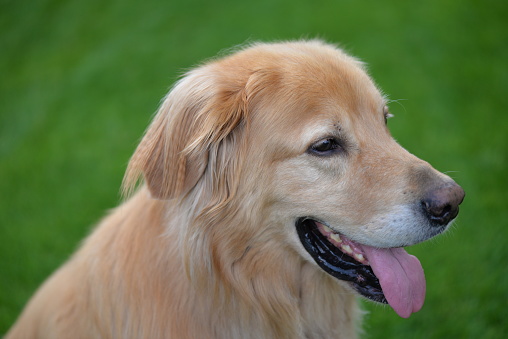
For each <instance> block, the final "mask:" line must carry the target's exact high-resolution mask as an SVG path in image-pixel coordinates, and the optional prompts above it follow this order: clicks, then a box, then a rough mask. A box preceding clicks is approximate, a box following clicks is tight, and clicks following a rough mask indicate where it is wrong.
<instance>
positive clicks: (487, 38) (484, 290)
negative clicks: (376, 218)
mask: <svg viewBox="0 0 508 339" xmlns="http://www.w3.org/2000/svg"><path fill="white" fill-rule="evenodd" d="M507 15H508V5H507V3H506V2H504V1H492V0H487V1H483V2H479V1H467V2H464V1H458V0H450V1H440V0H431V1H426V2H415V1H405V2H398V1H383V2H380V1H361V2H360V1H350V0H349V1H348V0H344V1H328V2H327V1H321V0H318V1H300V0H293V1H287V0H280V1H271V0H260V1H256V2H249V3H247V2H245V3H244V2H239V1H229V0H227V1H226V0H224V1H220V2H209V1H201V0H189V1H185V2H183V1H182V2H177V1H168V2H157V1H148V0H147V1H144V2H142V4H141V3H139V4H137V3H134V2H126V1H123V2H122V1H107V2H106V1H99V0H87V1H49V0H34V1H30V2H27V1H12V0H3V1H1V2H0V51H1V53H0V74H1V77H0V178H1V180H0V333H4V332H5V331H6V330H7V329H8V328H9V326H10V325H11V324H12V323H13V322H14V320H15V318H16V317H17V315H18V314H19V312H20V310H21V309H22V307H23V305H24V303H25V302H26V301H27V299H28V298H29V297H30V295H31V294H32V293H33V292H34V290H35V289H36V288H37V286H38V285H39V284H40V283H41V282H42V281H43V280H44V279H45V278H46V277H47V276H48V275H49V274H50V273H51V272H52V271H53V270H54V269H55V268H56V267H58V266H59V265H60V264H61V263H62V262H63V261H64V260H65V259H66V258H67V257H68V256H69V255H70V254H71V253H72V252H73V250H74V249H75V248H76V247H77V246H78V245H79V242H80V239H82V238H83V237H84V236H85V235H86V234H88V233H89V231H90V229H91V227H92V225H93V224H94V223H95V222H97V220H98V219H99V218H100V217H101V216H102V215H103V214H104V212H105V211H106V210H107V209H108V208H112V207H114V206H115V205H116V204H117V203H118V201H119V186H120V182H121V179H122V175H123V171H124V169H125V165H126V163H127V161H128V159H129V156H130V154H131V153H132V152H133V150H134V148H135V145H136V143H137V141H138V140H139V138H140V136H141V135H142V133H143V131H144V129H145V128H146V126H147V124H148V121H149V119H150V117H151V116H152V114H153V112H154V111H155V110H156V108H157V106H158V103H159V100H160V98H162V96H163V95H164V94H165V92H166V91H167V89H168V88H169V86H170V85H171V83H172V82H173V81H174V80H175V79H176V77H177V76H178V75H179V74H181V73H182V71H183V70H185V69H186V68H189V67H191V66H192V65H193V64H196V63H198V62H200V61H202V60H203V59H206V58H209V57H212V56H214V55H216V54H217V53H219V52H220V51H221V50H224V49H226V48H228V47H231V46H235V45H238V44H242V43H244V42H245V41H249V40H279V39H293V38H300V37H316V36H318V37H322V38H324V39H326V40H328V41H332V42H340V43H341V44H342V46H344V47H345V48H346V49H347V50H348V51H350V52H351V53H353V54H355V55H357V56H359V57H360V58H362V59H363V60H364V61H366V62H367V63H368V64H369V69H370V72H371V74H372V75H373V77H374V78H375V79H376V81H377V83H378V84H379V85H380V86H381V87H382V88H383V89H384V91H385V92H386V93H387V94H388V95H389V96H390V97H391V98H392V99H402V100H400V101H399V102H394V103H392V105H391V110H392V111H393V113H395V115H396V118H394V119H392V120H390V123H389V124H390V127H391V130H392V133H393V135H394V136H395V137H396V138H397V140H398V141H399V142H400V143H401V144H402V145H404V146H405V147H406V148H407V149H408V150H410V151H411V152H413V153H415V154H416V155H417V156H419V157H421V158H423V159H425V160H427V161H429V162H430V163H432V164H433V165H434V166H435V167H436V168H438V169H440V170H442V171H447V172H448V173H449V174H450V175H451V176H452V177H454V178H455V179H456V180H457V181H458V182H459V183H460V184H461V185H462V186H463V187H464V188H465V190H466V192H467V197H466V200H465V202H464V204H463V205H462V206H461V214H460V216H459V219H458V222H457V223H456V225H455V227H454V228H453V230H452V231H451V232H448V233H447V234H446V235H444V236H442V237H440V238H438V239H436V240H434V241H432V242H430V243H426V244H422V245H418V246H415V247H413V248H410V249H409V251H410V252H412V253H414V254H416V255H417V256H418V257H419V258H420V260H421V261H422V264H423V266H424V268H425V270H426V276H427V282H428V286H427V289H428V292H427V299H426V304H425V306H424V308H423V310H422V311H421V312H419V313H418V314H415V315H413V316H412V317H411V318H410V319H408V320H404V319H401V318H398V317H397V316H396V315H395V314H394V313H393V311H391V310H390V309H388V308H384V307H380V306H375V305H372V304H365V308H367V309H368V311H369V314H368V315H367V317H366V321H365V330H366V331H365V332H366V334H365V335H364V337H365V338H372V339H374V338H479V337H481V338H501V337H503V336H504V335H505V334H506V333H508V322H506V320H505V319H506V318H507V317H508V311H507V306H508V305H507V300H508V264H507V263H508V228H507V227H506V226H507V217H508V213H507V208H506V198H508V194H507V193H506V192H508V175H507V174H508V114H506V107H508V95H507V93H506V89H507V88H508V68H507V60H508V44H507V43H506V42H507V41H508V24H507V21H506V17H507Z"/></svg>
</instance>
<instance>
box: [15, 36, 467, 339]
mask: <svg viewBox="0 0 508 339" xmlns="http://www.w3.org/2000/svg"><path fill="white" fill-rule="evenodd" d="M390 115H391V114H390V113H389V110H388V107H387V99H386V98H385V97H384V96H383V95H382V94H381V93H380V90H378V88H377V87H376V85H375V84H374V83H373V81H372V80H371V79H370V78H369V76H368V75H367V73H366V71H365V66H364V64H363V63H362V62H360V61H359V60H357V59H356V58H354V57H352V56H349V55H348V54H346V53H345V52H344V51H342V50H341V49H340V48H338V47H336V46H334V45H330V44H328V43H325V42H323V41H320V40H305V41H292V42H277V43H254V44H251V45H249V46H247V47H243V48H242V49H240V50H238V51H237V52H235V53H233V54H230V55H229V56H224V57H222V58H218V59H216V60H212V61H209V62H207V63H205V64H203V65H201V66H198V67H196V68H195V69H193V70H191V71H189V72H188V73H187V74H186V75H185V76H183V77H182V78H181V79H180V80H179V81H178V82H177V83H176V85H175V86H174V87H173V88H172V90H171V91H170V92H169V94H168V95H167V96H166V98H165V99H164V100H163V102H162V104H161V107H160V108H159V110H158V112H157V114H156V115H155V117H154V119H153V121H152V123H151V125H150V126H149V128H148V129H147V131H146V133H145V135H144V137H143V138H142V140H141V142H140V144H139V146H138V147H137V149H136V151H135V153H134V154H133V156H132V158H131V160H130V162H129V164H128V167H127V171H126V175H125V179H124V189H125V190H126V192H127V193H126V194H127V196H128V199H126V201H125V202H124V203H122V204H121V205H120V206H119V207H117V208H116V209H115V210H113V211H112V212H111V213H110V214H109V215H108V216H107V217H105V218H104V220H102V222H100V224H99V225H98V226H97V227H96V229H95V230H94V231H93V233H92V234H91V235H90V236H89V237H88V238H87V239H86V240H85V241H84V243H83V244H82V246H81V247H80V249H79V250H78V251H77V253H75V254H74V255H73V256H72V258H71V259H70V260H69V261H68V262H67V263H65V264H64V265H63V266H62V267H61V268H60V269H59V270H58V271H57V272H56V273H54V274H53V275H52V276H51V277H50V278H49V279H48V280H47V281H46V282H45V283H44V285H43V286H42V287H41V288H40V289H39V291H38V292H37V293H36V295H35V296H34V297H33V298H32V299H31V300H30V301H29V303H28V305H27V306H26V308H25V310H24V311H23V313H22V314H21V316H20V317H19V319H18V320H17V322H16V323H15V324H14V326H13V328H12V329H11V330H10V332H9V333H8V334H7V336H6V338H9V339H13V338H178V339H180V338H257V339H259V338H355V337H356V336H357V335H358V331H359V327H360V319H361V314H362V311H361V310H360V309H359V307H358V306H357V296H362V297H364V298H366V299H368V300H372V301H373V302H377V303H384V304H388V305H389V306H391V308H393V310H394V311H395V312H396V313H397V314H398V315H400V316H401V317H409V316H410V315H411V314H412V313H414V312H417V311H418V310H419V309H420V308H421V307H422V305H423V302H424V298H425V277H424V273H423V269H422V266H421V265H420V262H419V261H418V259H417V258H415V257H414V256H411V255H409V254H408V253H407V252H406V251H405V250H404V249H403V247H405V246H410V245H413V244H416V243H419V242H422V241H425V240H427V239H429V238H431V237H434V236H436V235H438V234H440V233H442V232H443V231H445V230H446V229H447V228H448V227H449V225H450V224H451V223H452V221H453V220H454V218H455V217H456V216H457V213H458V210H459V204H460V203H461V202H462V200H463V198H464V191H463V190H462V188H461V187H460V186H459V185H457V184H456V183H455V182H454V181H453V180H452V179H451V178H449V177H448V176H446V175H445V174H442V173H440V172H438V171H436V170H435V169H433V168H432V167H431V166H430V165H429V164H428V163H427V162H424V161H423V160H420V159H418V158H417V157H415V156H413V155H412V154H410V153H409V152H407V151H406V150H405V149H404V148H402V147H401V146H400V145H399V144H398V143H397V142H396V141H395V140H394V139H393V138H392V137H391V136H390V133H389V130H388V128H387V124H386V120H387V118H388V117H390Z"/></svg>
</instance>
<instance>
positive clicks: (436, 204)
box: [421, 183, 465, 226]
mask: <svg viewBox="0 0 508 339" xmlns="http://www.w3.org/2000/svg"><path fill="white" fill-rule="evenodd" d="M464 196H465V193H464V190H463V189H462V187H460V186H459V185H457V184H456V183H452V184H447V185H445V186H442V187H439V188H437V189H433V190H430V191H429V192H427V194H426V196H425V198H424V199H423V200H422V203H421V204H422V207H423V210H424V211H425V213H426V214H427V217H428V218H429V220H430V221H431V223H432V224H433V225H435V226H443V225H446V224H448V223H449V222H450V221H452V220H453V219H454V218H455V217H456V216H457V214H459V205H460V203H461V202H462V200H464Z"/></svg>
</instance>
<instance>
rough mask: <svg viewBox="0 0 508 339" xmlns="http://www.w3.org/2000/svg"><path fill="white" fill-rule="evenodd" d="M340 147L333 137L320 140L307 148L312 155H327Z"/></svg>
mask: <svg viewBox="0 0 508 339" xmlns="http://www.w3.org/2000/svg"><path fill="white" fill-rule="evenodd" d="M341 149H342V147H341V145H340V143H339V141H338V140H337V139H335V138H327V139H323V140H320V141H318V142H316V143H315V144H313V145H312V146H311V147H310V148H309V152H310V153H311V154H314V155H319V156H328V155H332V154H335V153H336V152H338V151H340V150H341Z"/></svg>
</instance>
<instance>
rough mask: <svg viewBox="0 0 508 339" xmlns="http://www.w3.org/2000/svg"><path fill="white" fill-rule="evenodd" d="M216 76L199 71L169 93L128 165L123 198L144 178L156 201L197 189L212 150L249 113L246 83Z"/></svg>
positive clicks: (206, 69) (187, 77)
mask: <svg viewBox="0 0 508 339" xmlns="http://www.w3.org/2000/svg"><path fill="white" fill-rule="evenodd" d="M217 73H218V72H215V74H214V72H212V71H211V70H210V69H209V67H206V66H205V67H202V68H199V69H197V70H195V71H192V72H190V73H189V74H188V75H187V76H186V77H184V78H183V79H182V80H180V81H179V82H178V83H177V84H176V86H175V87H174V88H173V90H171V91H170V93H169V94H168V96H167V97H166V98H165V99H164V101H163V103H162V105H161V107H160V108H159V110H158V112H157V114H156V116H155V118H154V120H153V122H152V123H151V125H150V127H149V128H148V130H147V132H146V134H145V136H144V137H143V139H142V140H141V143H140V144H139V146H138V147H137V149H136V151H135V153H134V155H133V156H132V158H131V160H130V162H129V165H128V167H127V172H126V174H125V177H124V183H123V187H124V192H125V191H126V192H128V191H129V190H131V189H132V188H133V186H135V184H136V182H137V181H138V178H139V177H140V175H141V174H143V176H144V179H145V182H146V184H147V186H148V188H149V190H150V192H151V194H152V196H153V197H154V198H158V199H171V198H175V197H179V196H181V195H184V194H186V193H188V192H189V191H190V190H191V189H192V188H193V187H194V186H195V185H196V183H197V182H198V181H199V179H200V178H201V177H202V175H203V173H204V171H205V169H206V167H207V165H208V158H209V150H210V147H211V146H212V145H217V144H218V143H220V142H221V141H222V140H224V139H225V138H226V137H227V136H228V135H229V134H230V133H231V132H232V131H233V129H234V128H235V127H236V126H237V125H238V124H239V123H240V121H241V120H242V119H243V117H244V114H245V112H246V102H247V98H246V95H245V83H244V84H243V85H241V83H238V84H234V83H228V82H227V81H223V79H221V78H222V77H221V75H220V74H217Z"/></svg>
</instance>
